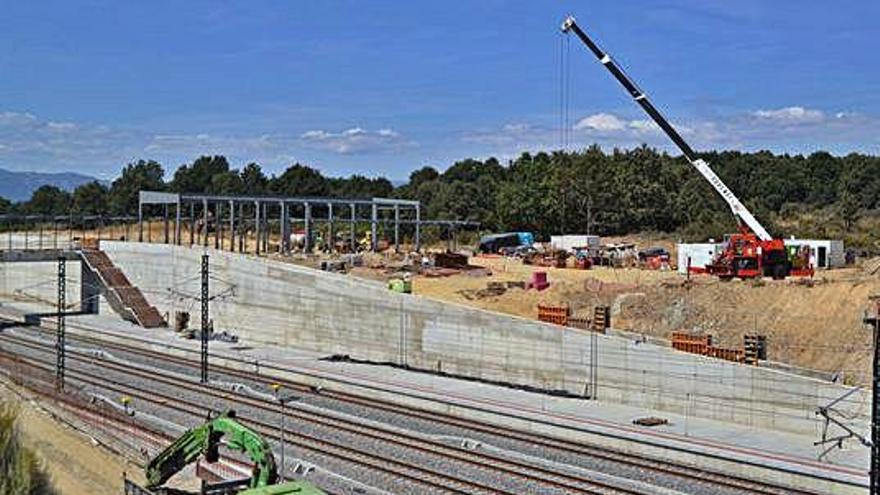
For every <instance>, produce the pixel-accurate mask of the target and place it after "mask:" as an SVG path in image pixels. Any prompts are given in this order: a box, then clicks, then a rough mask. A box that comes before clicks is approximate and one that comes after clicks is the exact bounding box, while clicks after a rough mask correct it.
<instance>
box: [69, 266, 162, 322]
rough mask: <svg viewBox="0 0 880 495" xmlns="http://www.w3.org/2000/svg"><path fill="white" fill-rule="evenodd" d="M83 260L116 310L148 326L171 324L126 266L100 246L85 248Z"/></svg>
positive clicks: (125, 316) (132, 320)
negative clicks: (122, 267) (130, 276)
mask: <svg viewBox="0 0 880 495" xmlns="http://www.w3.org/2000/svg"><path fill="white" fill-rule="evenodd" d="M82 261H83V263H84V264H85V265H86V266H87V267H88V268H89V270H90V271H91V272H92V274H93V275H94V280H95V281H96V282H98V283H99V285H101V286H102V289H103V290H102V291H101V292H102V293H103V295H104V297H105V298H106V299H107V302H108V303H109V304H110V306H111V307H112V308H113V310H114V311H116V312H117V313H119V315H120V316H122V317H123V318H125V319H126V320H128V321H130V322H132V323H135V324H137V325H140V326H142V327H144V328H157V327H164V326H167V323H166V322H165V319H164V318H162V315H161V314H159V310H157V309H156V308H155V307H153V306H152V305H150V303H149V302H147V299H146V298H145V297H144V295H143V293H142V292H141V291H140V289H138V288H137V287H135V286H134V285H132V284H131V282H130V281H129V280H128V277H126V276H125V274H124V273H122V270H120V269H119V268H117V267H116V265H114V264H113V261H112V260H111V259H110V257H109V256H107V254H106V253H104V252H103V251H101V250H99V249H87V248H83V250H82Z"/></svg>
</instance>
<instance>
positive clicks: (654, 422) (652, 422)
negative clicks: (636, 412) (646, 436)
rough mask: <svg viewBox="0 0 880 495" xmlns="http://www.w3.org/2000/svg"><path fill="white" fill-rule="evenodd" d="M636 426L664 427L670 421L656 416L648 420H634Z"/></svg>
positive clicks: (649, 417)
mask: <svg viewBox="0 0 880 495" xmlns="http://www.w3.org/2000/svg"><path fill="white" fill-rule="evenodd" d="M633 424H634V425H638V426H647V427H649V428H652V427H654V426H663V425H668V424H669V420H668V419H665V418H658V417H656V416H648V417H647V418H637V419H634V420H633Z"/></svg>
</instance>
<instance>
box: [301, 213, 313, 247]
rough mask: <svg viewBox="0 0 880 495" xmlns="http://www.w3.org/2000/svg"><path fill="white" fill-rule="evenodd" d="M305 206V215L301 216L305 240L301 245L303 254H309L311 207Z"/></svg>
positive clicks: (310, 244)
mask: <svg viewBox="0 0 880 495" xmlns="http://www.w3.org/2000/svg"><path fill="white" fill-rule="evenodd" d="M304 204H305V214H304V215H303V219H304V223H305V231H306V238H305V242H304V243H303V252H305V253H310V252H311V251H312V205H311V204H309V203H304Z"/></svg>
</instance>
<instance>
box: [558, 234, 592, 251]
mask: <svg viewBox="0 0 880 495" xmlns="http://www.w3.org/2000/svg"><path fill="white" fill-rule="evenodd" d="M601 244H602V239H601V238H600V237H599V236H597V235H551V236H550V246H552V247H553V249H560V250H564V251H572V250H574V249H580V248H587V249H589V250H591V251H593V250H598V249H599V246H601Z"/></svg>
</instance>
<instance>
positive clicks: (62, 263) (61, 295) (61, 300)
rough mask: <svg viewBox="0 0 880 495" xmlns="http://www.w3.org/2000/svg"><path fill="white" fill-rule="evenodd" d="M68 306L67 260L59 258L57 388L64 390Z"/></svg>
mask: <svg viewBox="0 0 880 495" xmlns="http://www.w3.org/2000/svg"><path fill="white" fill-rule="evenodd" d="M66 306H67V260H65V259H64V256H59V257H58V314H57V323H58V326H57V333H56V339H57V340H56V342H55V357H56V363H55V388H56V389H57V390H59V391H61V390H64V330H65V323H66V322H65V321H64V308H65V307H66Z"/></svg>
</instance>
